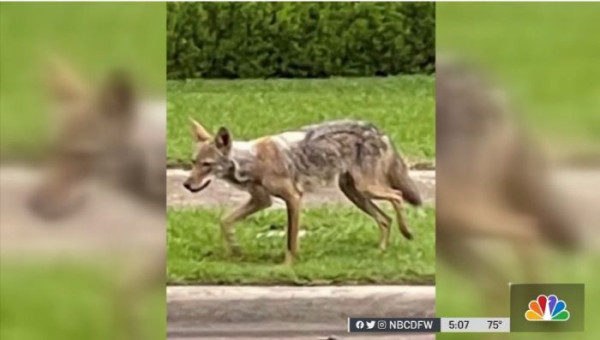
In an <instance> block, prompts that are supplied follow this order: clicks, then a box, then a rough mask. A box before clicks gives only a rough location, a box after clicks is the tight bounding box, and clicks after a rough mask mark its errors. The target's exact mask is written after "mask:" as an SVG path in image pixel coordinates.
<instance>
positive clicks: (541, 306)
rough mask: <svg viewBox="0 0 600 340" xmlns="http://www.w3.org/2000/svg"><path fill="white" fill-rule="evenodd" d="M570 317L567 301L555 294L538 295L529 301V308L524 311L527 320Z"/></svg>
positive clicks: (552, 319)
mask: <svg viewBox="0 0 600 340" xmlns="http://www.w3.org/2000/svg"><path fill="white" fill-rule="evenodd" d="M570 317H571V314H570V313H569V311H568V310H567V303H566V302H564V301H563V300H559V299H558V297H557V296H556V295H549V296H546V295H539V296H538V297H537V299H536V300H531V301H530V302H529V309H528V310H527V312H525V319H527V321H567V320H569V318H570Z"/></svg>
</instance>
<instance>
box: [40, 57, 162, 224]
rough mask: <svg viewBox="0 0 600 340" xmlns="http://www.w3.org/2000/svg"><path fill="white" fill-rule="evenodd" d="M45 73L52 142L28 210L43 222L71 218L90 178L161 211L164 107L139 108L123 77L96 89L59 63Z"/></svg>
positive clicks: (117, 73) (127, 78) (146, 104)
mask: <svg viewBox="0 0 600 340" xmlns="http://www.w3.org/2000/svg"><path fill="white" fill-rule="evenodd" d="M49 66H50V73H49V74H48V84H47V85H48V92H49V94H50V100H51V106H52V111H53V112H52V113H53V114H52V117H51V119H50V120H51V122H52V123H54V126H52V127H53V128H54V131H53V132H54V136H52V139H51V142H50V144H51V145H50V148H49V150H48V151H47V156H48V157H47V158H48V167H47V171H46V174H45V179H44V180H43V181H42V183H41V185H40V186H39V188H38V189H37V190H35V192H34V193H33V195H32V197H31V200H30V204H31V208H32V210H33V211H34V212H36V213H37V214H39V215H41V216H44V217H48V218H57V217H61V216H64V215H66V214H68V213H69V212H72V211H74V210H75V209H76V208H77V206H78V205H80V203H81V202H82V199H83V197H84V190H85V187H86V185H87V184H88V180H89V179H91V178H92V177H99V178H102V179H105V180H108V181H109V182H112V183H114V184H116V186H117V187H118V188H120V189H124V190H123V191H124V192H128V193H134V194H135V197H137V198H142V199H143V200H144V201H146V202H156V203H158V204H161V205H162V204H164V201H165V189H164V176H165V175H164V169H165V160H164V157H165V111H166V106H165V104H164V103H161V102H158V101H155V102H144V101H142V100H141V99H140V98H139V97H138V94H137V91H136V89H135V87H134V84H133V81H132V79H131V77H130V76H129V75H128V73H126V72H124V71H119V70H117V71H114V72H112V73H111V74H110V75H109V76H108V79H107V80H106V81H105V83H104V84H103V85H101V86H100V87H99V88H98V89H95V88H93V87H92V86H90V85H89V84H88V83H87V82H86V81H84V80H83V78H82V77H81V76H80V75H79V74H77V72H75V70H74V69H73V67H71V66H70V65H68V64H67V63H66V62H65V61H64V60H63V59H60V58H54V59H52V60H51V61H50V65H49Z"/></svg>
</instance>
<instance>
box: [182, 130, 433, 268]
mask: <svg viewBox="0 0 600 340" xmlns="http://www.w3.org/2000/svg"><path fill="white" fill-rule="evenodd" d="M192 125H193V132H194V136H195V138H196V141H197V143H198V151H197V153H196V155H195V159H194V166H193V169H192V173H191V175H190V176H189V177H188V178H187V180H186V181H185V182H184V186H185V188H186V189H188V190H189V191H191V192H199V191H201V190H202V189H204V188H206V187H207V186H208V185H209V184H210V183H211V181H212V180H213V178H218V179H222V180H225V181H227V182H229V183H231V184H232V185H234V186H236V187H238V188H240V189H242V190H244V191H246V192H248V193H249V194H250V196H251V197H250V199H249V201H248V202H247V203H246V204H244V205H243V206H241V207H239V208H238V209H236V210H234V211H233V212H232V213H231V214H230V215H228V216H227V217H225V218H224V219H223V220H222V222H221V232H222V234H223V237H224V240H225V243H226V246H227V248H228V249H229V251H231V252H233V253H238V252H239V245H238V244H237V242H236V240H235V237H234V233H233V230H232V227H233V224H234V223H236V222H238V221H240V220H242V219H244V218H245V217H247V216H249V215H251V214H253V213H256V212H258V211H260V210H263V209H266V208H267V207H269V206H270V205H271V196H274V197H278V198H281V199H283V201H284V202H285V204H286V207H287V216H288V229H287V251H286V257H285V262H286V263H288V264H291V263H292V262H293V259H294V256H295V255H296V254H297V252H298V229H299V218H300V206H301V199H302V196H303V193H305V192H308V191H311V189H312V188H315V187H316V186H318V185H326V184H328V183H332V182H335V181H337V184H338V186H339V188H340V189H341V191H342V192H343V193H344V195H345V196H346V197H347V198H348V199H349V200H350V201H352V203H354V204H355V205H356V206H357V207H358V208H359V209H361V210H362V211H364V212H365V213H366V214H368V215H370V216H371V217H372V218H373V219H374V220H375V222H376V223H377V225H378V227H379V230H380V240H379V247H380V248H381V249H382V250H385V249H386V248H387V246H388V241H389V232H390V225H391V221H392V220H391V218H390V217H389V216H387V215H386V214H385V213H384V212H383V211H382V210H381V209H380V208H379V207H378V206H377V205H375V204H374V203H373V200H385V201H388V202H390V203H391V204H392V206H393V208H394V210H395V212H396V217H397V219H398V226H399V228H400V231H401V233H402V235H404V237H406V238H407V239H411V238H412V234H411V232H410V230H409V228H408V226H407V223H406V221H405V219H404V216H403V213H402V205H403V204H404V202H408V203H410V204H412V205H415V206H418V205H420V204H421V197H420V195H419V192H418V191H417V188H416V185H415V184H414V182H413V181H412V180H411V178H410V177H409V175H408V167H407V165H406V164H405V162H404V161H403V159H402V158H401V156H400V154H399V153H398V152H397V150H396V149H395V147H394V145H393V144H392V143H391V141H390V139H389V137H388V136H386V135H385V134H383V133H382V132H381V131H380V130H379V129H377V128H376V127H375V126H374V125H372V124H369V123H366V122H360V121H349V120H343V121H331V122H325V123H321V124H317V125H311V126H306V127H304V128H301V129H299V130H298V131H289V132H284V133H281V134H277V135H273V136H268V137H263V138H259V139H256V140H253V141H248V142H238V141H233V139H232V135H231V133H230V132H229V130H228V129H227V128H224V127H221V128H220V129H219V130H218V132H217V134H216V135H215V136H214V137H213V136H212V135H211V134H210V133H209V132H208V131H207V130H206V129H205V128H204V127H203V126H202V125H201V124H200V123H198V122H196V121H194V120H192Z"/></svg>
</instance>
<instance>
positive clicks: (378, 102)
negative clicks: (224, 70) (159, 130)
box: [167, 76, 435, 164]
mask: <svg viewBox="0 0 600 340" xmlns="http://www.w3.org/2000/svg"><path fill="white" fill-rule="evenodd" d="M434 89H435V86H434V77H432V76H402V77H389V78H332V79H303V80H301V79H278V80H188V81H170V82H168V84H167V93H168V134H167V138H168V145H167V157H168V161H169V163H171V164H180V163H186V162H188V161H189V159H190V158H191V155H192V146H193V140H192V136H191V132H190V131H191V129H190V126H189V121H188V116H192V117H195V118H196V119H197V120H198V121H200V122H202V123H203V124H204V125H205V126H206V127H207V128H209V129H210V130H211V131H216V130H217V129H218V127H219V126H227V127H228V128H229V129H230V130H231V132H232V134H233V136H234V138H237V139H252V138H257V137H260V136H264V135H269V134H275V133H278V132H282V131H285V130H290V129H297V128H299V127H301V126H304V125H307V124H313V123H318V122H322V121H325V120H331V119H340V118H353V119H363V120H368V121H371V122H372V123H375V124H376V125H378V126H379V127H381V128H382V129H383V130H384V131H385V132H386V133H387V134H389V135H390V137H391V138H392V139H393V140H394V142H395V143H396V145H397V146H398V148H399V149H400V150H401V151H402V152H403V153H404V154H405V155H406V156H407V157H408V159H409V160H410V161H411V162H427V161H429V162H433V160H434V159H435V93H434V92H435V91H434Z"/></svg>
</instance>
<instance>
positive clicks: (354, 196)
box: [338, 174, 392, 250]
mask: <svg viewBox="0 0 600 340" xmlns="http://www.w3.org/2000/svg"><path fill="white" fill-rule="evenodd" d="M338 184H339V187H340V190H342V192H343V193H344V195H346V197H347V198H348V199H349V200H350V201H351V202H352V203H354V205H356V206H357V207H358V208H359V209H360V210H362V211H363V212H365V213H366V214H367V215H369V216H371V217H372V218H373V219H374V220H375V222H376V223H377V226H378V227H379V232H380V233H379V235H380V237H379V249H381V250H386V249H387V247H388V245H389V241H390V225H391V224H392V219H391V218H390V217H389V216H388V215H386V214H385V213H384V212H383V211H382V210H381V209H379V207H378V206H377V205H375V203H373V201H371V200H370V199H369V198H368V197H366V196H364V195H363V194H361V193H360V192H358V190H356V187H355V185H354V180H353V179H352V177H351V176H350V175H349V174H345V175H342V176H340V179H339V181H338Z"/></svg>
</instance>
